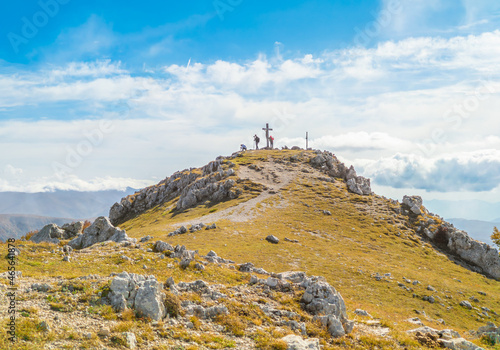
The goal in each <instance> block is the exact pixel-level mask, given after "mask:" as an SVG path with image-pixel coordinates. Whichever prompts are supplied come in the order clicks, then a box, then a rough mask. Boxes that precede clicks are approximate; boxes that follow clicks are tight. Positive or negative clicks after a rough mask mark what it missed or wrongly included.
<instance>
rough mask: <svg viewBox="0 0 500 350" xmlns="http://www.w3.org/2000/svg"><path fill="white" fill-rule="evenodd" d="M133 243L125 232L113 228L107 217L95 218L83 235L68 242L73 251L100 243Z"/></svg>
mask: <svg viewBox="0 0 500 350" xmlns="http://www.w3.org/2000/svg"><path fill="white" fill-rule="evenodd" d="M106 241H112V242H117V243H120V242H135V240H132V239H131V238H129V237H128V236H127V234H126V233H125V230H120V229H119V228H117V227H114V226H113V225H112V224H111V222H110V221H109V219H108V218H107V217H104V216H101V217H99V218H97V219H96V220H95V221H94V223H93V224H92V225H90V226H89V227H87V228H86V229H85V231H84V233H83V234H82V235H80V236H78V237H77V238H75V239H73V240H71V241H69V242H68V245H69V246H70V247H72V248H73V249H84V248H87V247H90V246H92V245H94V244H96V243H100V242H106Z"/></svg>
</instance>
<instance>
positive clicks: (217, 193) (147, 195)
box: [109, 157, 239, 225]
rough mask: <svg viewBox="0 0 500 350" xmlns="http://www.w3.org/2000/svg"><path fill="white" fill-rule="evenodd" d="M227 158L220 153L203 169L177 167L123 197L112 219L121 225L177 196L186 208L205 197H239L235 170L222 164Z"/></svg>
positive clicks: (111, 210)
mask: <svg viewBox="0 0 500 350" xmlns="http://www.w3.org/2000/svg"><path fill="white" fill-rule="evenodd" d="M223 164H224V158H223V157H219V158H217V159H216V160H215V161H213V162H210V163H208V164H207V165H205V166H204V167H202V168H200V169H190V170H187V169H186V170H183V171H178V172H176V173H174V174H173V175H171V176H170V177H168V178H166V179H164V180H163V181H161V182H159V183H158V184H157V185H154V186H150V187H146V188H144V189H142V190H140V191H138V192H136V193H135V194H133V195H130V196H127V197H125V198H122V200H121V201H120V202H119V203H115V204H114V205H113V206H112V207H111V209H110V212H109V218H110V220H111V223H113V224H114V225H118V224H120V223H123V222H125V221H126V220H128V219H130V218H132V217H134V216H135V215H138V214H140V213H142V212H144V211H146V210H148V209H151V208H153V207H155V206H157V205H160V204H162V203H165V202H168V201H170V200H172V199H174V198H176V197H179V199H178V201H177V209H179V210H183V209H187V208H190V207H193V206H195V205H197V204H198V203H200V202H202V201H206V200H209V201H214V202H219V201H223V200H226V199H230V198H236V197H238V195H239V190H234V189H233V187H234V185H235V182H234V181H233V180H232V179H228V177H230V176H232V175H234V170H233V169H231V168H228V167H223Z"/></svg>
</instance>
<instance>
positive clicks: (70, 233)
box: [30, 221, 83, 244]
mask: <svg viewBox="0 0 500 350" xmlns="http://www.w3.org/2000/svg"><path fill="white" fill-rule="evenodd" d="M82 229H83V221H77V222H74V223H71V224H64V225H63V227H59V226H57V225H56V224H48V225H45V226H44V227H43V228H42V229H41V230H40V231H39V232H38V233H36V234H34V235H33V237H31V238H30V241H32V242H35V243H41V242H48V243H55V244H58V243H59V242H60V240H64V239H71V238H73V237H76V236H79V235H81V234H82Z"/></svg>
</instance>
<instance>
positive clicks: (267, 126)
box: [262, 123, 273, 148]
mask: <svg viewBox="0 0 500 350" xmlns="http://www.w3.org/2000/svg"><path fill="white" fill-rule="evenodd" d="M262 130H265V131H266V141H267V148H269V131H273V129H270V128H269V123H266V127H265V128H262Z"/></svg>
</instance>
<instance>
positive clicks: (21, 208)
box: [0, 188, 135, 241]
mask: <svg viewBox="0 0 500 350" xmlns="http://www.w3.org/2000/svg"><path fill="white" fill-rule="evenodd" d="M134 192H135V189H132V188H128V189H127V190H125V191H98V192H77V191H55V192H42V193H24V192H0V239H1V240H2V241H4V240H5V238H9V237H13V238H19V237H21V236H23V235H24V234H26V233H27V232H29V231H32V230H39V229H41V228H42V227H43V226H45V225H47V224H51V223H54V224H57V225H62V224H65V223H67V222H71V221H76V220H85V219H93V218H96V217H98V216H108V214H109V208H111V206H112V205H113V204H114V203H115V202H118V201H120V199H121V198H123V197H125V196H127V195H129V194H132V193H134Z"/></svg>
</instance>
